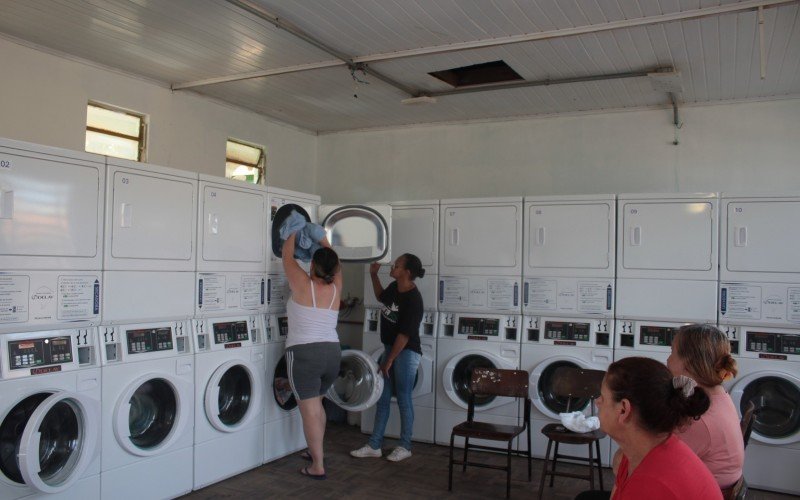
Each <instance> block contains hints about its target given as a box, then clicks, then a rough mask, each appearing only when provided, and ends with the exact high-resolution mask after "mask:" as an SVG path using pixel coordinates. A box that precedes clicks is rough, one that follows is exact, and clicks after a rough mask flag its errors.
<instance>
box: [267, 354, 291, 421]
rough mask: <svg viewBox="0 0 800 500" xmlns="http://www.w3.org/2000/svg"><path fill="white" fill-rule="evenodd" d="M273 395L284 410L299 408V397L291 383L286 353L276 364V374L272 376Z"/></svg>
mask: <svg viewBox="0 0 800 500" xmlns="http://www.w3.org/2000/svg"><path fill="white" fill-rule="evenodd" d="M272 395H273V396H274V397H275V402H276V403H278V406H279V407H280V408H281V410H283V411H292V410H294V409H295V408H297V399H295V397H294V392H292V386H291V384H289V371H288V369H287V367H286V355H283V356H281V360H280V361H278V364H277V365H276V366H275V376H274V377H273V378H272Z"/></svg>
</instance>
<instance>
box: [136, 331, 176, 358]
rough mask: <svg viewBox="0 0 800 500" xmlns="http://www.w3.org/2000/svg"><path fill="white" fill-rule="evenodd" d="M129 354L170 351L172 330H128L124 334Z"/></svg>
mask: <svg viewBox="0 0 800 500" xmlns="http://www.w3.org/2000/svg"><path fill="white" fill-rule="evenodd" d="M125 338H126V340H127V341H128V352H129V353H130V354H142V353H146V352H158V351H171V350H172V347H173V342H172V328H169V327H165V328H145V329H142V330H128V331H126V332H125Z"/></svg>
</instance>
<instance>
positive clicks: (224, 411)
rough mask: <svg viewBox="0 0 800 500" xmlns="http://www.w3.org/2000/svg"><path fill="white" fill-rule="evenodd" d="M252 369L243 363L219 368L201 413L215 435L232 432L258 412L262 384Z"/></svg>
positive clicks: (208, 389)
mask: <svg viewBox="0 0 800 500" xmlns="http://www.w3.org/2000/svg"><path fill="white" fill-rule="evenodd" d="M257 373H258V372H257V371H256V368H255V366H253V365H252V364H251V363H249V362H247V361H245V360H232V361H228V362H227V363H223V364H222V365H220V366H219V367H218V368H217V369H216V370H215V371H214V373H213V375H211V378H210V379H209V381H208V385H207V386H206V392H205V399H204V402H205V412H206V417H208V420H209V422H210V423H211V425H213V426H214V428H216V429H217V430H219V431H223V432H233V431H235V430H236V429H238V428H240V427H242V426H243V425H246V424H247V423H248V422H249V421H250V420H251V418H252V417H253V416H254V415H256V413H257V412H258V410H259V409H260V408H261V393H262V392H263V383H262V382H260V379H259V375H258V374H257Z"/></svg>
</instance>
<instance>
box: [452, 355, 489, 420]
mask: <svg viewBox="0 0 800 500" xmlns="http://www.w3.org/2000/svg"><path fill="white" fill-rule="evenodd" d="M475 368H493V369H494V368H497V366H495V364H494V363H493V362H492V360H490V359H489V358H487V357H485V356H481V355H480V354H470V355H468V356H464V357H463V358H462V359H461V360H459V361H458V363H456V366H455V369H454V370H453V375H452V377H453V389H454V390H455V393H456V395H457V396H458V398H459V399H460V400H461V401H462V402H463V403H464V404H468V403H469V396H470V394H472V390H470V384H471V383H472V372H473V370H475ZM495 398H496V396H489V395H481V396H475V407H476V408H479V407H482V406H486V405H488V404H490V403H491V402H492V401H494V400H495Z"/></svg>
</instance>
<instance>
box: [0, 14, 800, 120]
mask: <svg viewBox="0 0 800 500" xmlns="http://www.w3.org/2000/svg"><path fill="white" fill-rule="evenodd" d="M243 1H245V2H250V4H251V5H252V6H253V7H254V8H255V9H260V10H261V11H262V12H264V13H267V14H271V15H275V16H278V17H279V18H280V19H281V20H282V21H285V22H289V23H291V24H292V25H294V26H296V27H298V28H299V29H301V30H304V31H305V32H307V33H308V34H310V35H311V36H313V37H314V38H316V39H317V40H320V41H321V42H323V43H325V44H327V45H328V46H330V47H331V48H333V49H335V50H336V51H339V52H340V53H344V54H346V55H347V56H351V57H365V56H367V59H369V56H374V55H376V54H394V53H396V52H398V51H406V50H412V49H422V50H423V51H427V52H430V51H431V50H434V51H436V52H437V53H428V54H426V55H415V56H412V57H403V58H396V57H390V56H389V57H387V58H385V59H381V60H380V62H370V63H369V64H368V66H369V68H370V69H371V70H372V71H377V72H379V73H380V74H382V75H385V76H386V77H388V78H390V79H392V80H394V81H396V82H398V83H399V84H402V85H404V86H406V87H409V88H411V89H414V90H415V91H416V92H418V93H422V94H427V93H434V94H435V93H437V92H442V91H447V90H450V89H451V87H450V86H449V85H448V84H445V83H444V82H441V81H439V80H437V79H435V78H433V77H431V76H430V75H429V73H430V72H433V71H440V70H444V69H449V68H454V67H459V66H468V65H473V64H479V63H484V62H489V61H494V60H498V59H500V60H504V61H505V62H506V63H508V64H509V65H510V66H511V67H512V68H513V69H514V70H516V71H517V72H518V73H519V74H520V75H521V76H522V77H523V78H524V79H526V80H529V81H542V80H553V79H562V78H576V77H584V76H591V75H604V74H610V73H621V72H631V71H643V70H652V69H655V68H659V67H674V68H676V69H677V70H679V71H680V72H681V81H682V85H683V88H682V91H681V92H680V93H679V94H678V96H677V97H678V99H679V101H682V102H710V101H718V100H740V99H754V98H772V97H781V96H797V95H799V94H800V13H799V12H800V7H798V2H797V1H793V2H789V3H785V4H783V5H781V6H778V7H769V8H766V9H765V11H764V13H765V21H766V24H765V29H764V35H765V36H764V42H765V53H766V78H764V79H762V78H761V75H760V50H759V36H758V15H757V12H756V11H755V10H752V9H751V10H747V11H739V12H735V13H724V14H719V15H716V14H715V15H709V16H706V17H702V18H696V19H689V20H678V21H671V22H662V23H660V24H649V25H646V26H631V27H624V28H616V29H613V30H604V31H597V32H593V33H585V34H577V35H571V36H560V37H555V38H550V39H546V40H538V41H526V42H523V43H513V44H505V45H495V46H491V47H483V48H472V49H469V50H452V47H450V46H449V44H454V43H468V42H478V41H487V40H497V39H503V38H506V37H512V36H520V35H526V34H535V33H539V32H545V31H553V30H565V29H571V28H576V27H587V26H592V25H603V24H605V23H609V22H626V20H636V19H639V18H642V17H648V16H661V15H665V14H674V13H679V12H685V11H692V10H696V9H706V8H716V7H719V6H725V5H735V4H737V3H742V1H743V0H741V1H737V0H591V1H585V0H372V1H364V0H293V1H291V2H287V1H286V0H243ZM748 5H750V4H748ZM0 10H1V11H2V13H3V15H2V16H0V34H5V35H8V36H10V37H13V38H14V39H17V40H22V41H24V42H28V43H31V44H36V45H39V46H44V47H48V48H50V49H52V50H54V51H57V52H61V53H65V54H70V55H72V56H76V57H79V58H83V59H86V60H89V61H94V62H97V63H100V64H103V65H106V66H109V67H113V68H117V69H120V70H123V71H126V72H129V73H132V74H136V75H141V76H144V77H147V78H150V79H154V80H157V81H160V82H163V83H164V84H165V85H174V84H185V83H187V82H190V83H191V82H196V81H198V80H205V79H209V78H217V77H225V76H235V75H239V74H242V73H249V72H254V71H260V70H280V71H283V69H284V68H289V67H293V66H298V65H303V64H310V63H318V62H326V61H336V58H335V57H334V56H332V55H330V54H329V53H327V52H326V51H324V50H322V49H320V48H317V47H315V46H312V45H311V44H310V43H308V42H305V41H303V40H301V39H299V38H298V37H296V36H295V35H293V34H291V33H289V32H287V31H285V30H282V29H279V28H276V27H274V26H273V25H272V24H271V23H270V22H268V21H266V20H264V19H263V18H262V17H259V16H257V15H255V14H253V13H252V12H248V11H246V10H243V9H242V8H240V7H239V6H237V5H234V3H232V2H228V1H225V0H25V1H20V0H0ZM440 49H442V50H440ZM444 49H450V50H449V51H447V50H444ZM355 75H356V77H358V78H359V79H362V80H365V81H366V82H368V83H358V82H356V81H355V80H354V79H353V77H352V76H351V73H350V70H349V69H348V68H347V67H346V66H345V65H344V63H343V62H342V63H341V66H337V67H333V68H327V69H315V70H311V71H304V72H295V73H288V74H280V75H274V76H268V77H262V78H257V79H247V80H238V81H231V82H228V83H218V84H214V85H203V86H194V87H192V88H191V90H184V91H187V92H189V91H192V92H198V93H200V94H203V95H207V96H210V97H213V98H215V99H219V100H222V101H226V102H229V103H231V104H234V105H237V106H241V107H243V108H246V109H250V110H253V111H256V112H258V113H262V114H264V115H267V116H270V117H273V118H275V119H278V120H281V121H284V122H287V123H290V124H293V125H295V126H298V127H302V128H306V129H309V130H313V131H319V132H331V131H338V130H349V129H363V128H370V127H388V126H398V125H410V124H419V123H433V122H456V121H463V120H482V119H496V118H506V117H520V116H535V115H541V114H552V113H567V112H575V111H591V110H604V109H619V108H635V107H642V106H653V105H658V104H666V103H668V102H669V98H668V96H667V95H666V94H665V93H663V92H658V91H655V90H653V88H652V86H651V83H650V81H649V79H648V78H646V77H640V78H629V79H623V80H609V81H596V82H584V83H573V84H564V85H550V86H540V87H528V88H517V89H513V90H511V89H507V90H494V91H490V92H489V91H486V92H479V93H469V94H461V95H448V96H440V97H438V100H437V102H436V103H435V104H429V105H414V106H408V105H403V104H401V103H400V101H401V100H402V99H404V98H407V97H409V94H407V93H405V92H403V91H401V90H398V89H397V88H395V87H393V86H391V85H389V84H387V83H384V82H382V81H381V80H380V79H379V78H378V77H376V76H375V75H372V74H368V75H366V76H364V75H362V73H361V72H356V73H355ZM354 94H356V95H357V96H358V97H357V98H356V97H354V96H353V95H354Z"/></svg>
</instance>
